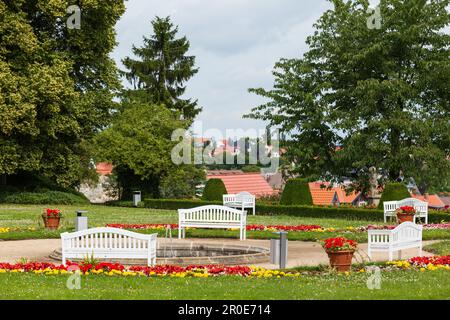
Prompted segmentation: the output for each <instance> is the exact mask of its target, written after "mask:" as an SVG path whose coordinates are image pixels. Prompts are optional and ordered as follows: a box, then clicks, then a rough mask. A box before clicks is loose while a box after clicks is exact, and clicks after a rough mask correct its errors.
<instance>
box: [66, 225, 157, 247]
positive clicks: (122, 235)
mask: <svg viewBox="0 0 450 320" xmlns="http://www.w3.org/2000/svg"><path fill="white" fill-rule="evenodd" d="M156 236H157V234H156V233H155V234H141V233H136V232H131V231H128V230H123V229H118V228H92V229H87V230H82V231H77V232H73V233H68V232H65V233H62V234H61V240H62V245H63V249H64V250H69V251H70V250H81V249H82V250H86V251H89V252H95V250H96V249H99V250H102V249H111V250H113V251H132V252H148V251H149V250H150V251H152V250H153V249H154V248H153V247H155V248H156Z"/></svg>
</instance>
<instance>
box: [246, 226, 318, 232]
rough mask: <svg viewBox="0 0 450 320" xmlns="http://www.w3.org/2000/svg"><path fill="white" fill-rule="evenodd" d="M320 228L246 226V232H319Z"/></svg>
mask: <svg viewBox="0 0 450 320" xmlns="http://www.w3.org/2000/svg"><path fill="white" fill-rule="evenodd" d="M321 229H322V227H321V226H318V225H304V224H301V225H297V226H282V225H268V226H264V225H261V224H258V225H257V224H250V225H248V226H247V231H296V232H299V231H313V230H321Z"/></svg>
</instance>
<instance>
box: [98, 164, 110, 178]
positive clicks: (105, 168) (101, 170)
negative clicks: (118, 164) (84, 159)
mask: <svg viewBox="0 0 450 320" xmlns="http://www.w3.org/2000/svg"><path fill="white" fill-rule="evenodd" d="M95 168H96V171H97V173H98V174H100V175H102V176H106V175H108V174H111V173H112V170H113V166H112V163H109V162H99V163H97V164H96V165H95Z"/></svg>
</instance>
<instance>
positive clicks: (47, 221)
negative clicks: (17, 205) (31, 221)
mask: <svg viewBox="0 0 450 320" xmlns="http://www.w3.org/2000/svg"><path fill="white" fill-rule="evenodd" d="M42 219H43V220H44V225H45V228H46V229H50V230H56V229H58V228H59V221H60V220H61V218H60V217H45V216H43V217H42Z"/></svg>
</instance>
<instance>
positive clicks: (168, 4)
mask: <svg viewBox="0 0 450 320" xmlns="http://www.w3.org/2000/svg"><path fill="white" fill-rule="evenodd" d="M126 6H127V10H126V12H125V14H124V16H123V17H122V19H121V20H120V22H119V23H118V24H117V28H116V29H117V41H118V42H119V45H118V47H117V48H116V50H115V51H114V53H113V58H114V59H115V60H116V61H117V63H118V65H119V67H120V68H122V64H121V63H120V60H121V59H123V58H124V57H126V56H129V55H130V54H131V47H132V45H133V44H134V45H136V46H141V45H142V42H143V41H142V37H143V35H146V36H147V37H148V36H149V35H150V34H151V33H152V28H151V24H150V22H151V20H152V19H153V18H154V17H155V16H161V17H164V16H168V15H170V16H171V18H172V21H173V23H174V24H175V25H178V26H179V36H184V35H185V36H186V37H187V38H188V40H189V41H190V43H191V49H190V52H189V54H190V55H194V56H196V63H197V66H198V67H199V68H200V70H199V72H198V74H197V75H195V76H194V77H193V78H192V79H191V80H190V81H189V82H188V83H187V93H186V95H185V96H186V97H192V98H194V99H198V102H199V105H200V106H202V107H203V112H202V113H201V114H200V115H199V117H198V120H199V121H201V122H202V124H203V131H204V133H203V136H209V135H208V134H206V135H205V131H206V130H207V129H211V128H213V129H218V130H220V131H221V132H223V133H222V134H223V135H224V136H225V130H226V129H239V128H241V129H250V128H254V129H263V128H264V127H265V124H264V123H263V122H260V121H256V120H249V119H242V115H243V114H245V113H247V112H249V111H250V109H251V108H252V107H255V106H257V105H258V104H259V103H261V102H262V100H261V98H259V97H258V96H256V95H254V94H250V93H248V91H247V90H248V88H251V87H264V88H271V87H272V85H273V76H272V74H271V71H272V69H273V66H274V64H275V62H276V61H278V60H279V59H280V58H281V57H286V58H293V57H300V56H301V55H302V54H303V53H304V52H305V51H306V49H307V48H306V45H305V40H306V37H307V36H308V35H310V34H311V33H312V32H313V28H312V25H313V23H314V22H315V21H316V20H317V19H318V18H319V17H320V15H321V14H322V13H323V12H324V11H325V10H327V9H328V8H330V3H329V2H328V1H326V0H300V1H299V0H129V1H127V2H126ZM196 131H197V132H196V133H197V134H200V132H199V129H196Z"/></svg>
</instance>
